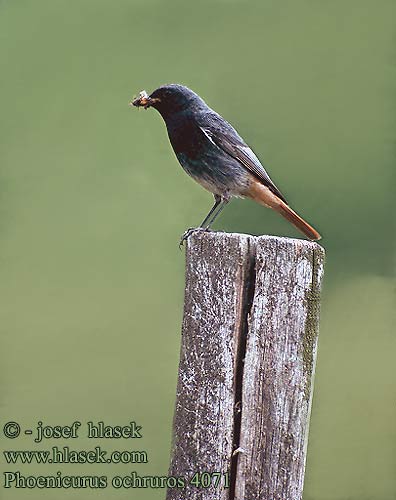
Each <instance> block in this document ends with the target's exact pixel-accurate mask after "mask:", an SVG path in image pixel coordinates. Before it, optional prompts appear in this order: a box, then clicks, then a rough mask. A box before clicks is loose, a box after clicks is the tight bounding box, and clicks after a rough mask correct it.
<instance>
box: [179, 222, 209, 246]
mask: <svg viewBox="0 0 396 500" xmlns="http://www.w3.org/2000/svg"><path fill="white" fill-rule="evenodd" d="M199 231H210V229H209V228H204V227H190V228H189V229H187V231H184V233H183V234H182V237H181V238H180V242H179V248H180V250H181V248H182V246H183V245H184V242H185V241H187V240H188V238H189V237H190V236H191V235H192V234H193V233H197V232H199Z"/></svg>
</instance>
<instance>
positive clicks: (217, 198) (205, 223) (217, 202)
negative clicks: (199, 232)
mask: <svg viewBox="0 0 396 500" xmlns="http://www.w3.org/2000/svg"><path fill="white" fill-rule="evenodd" d="M213 196H214V199H215V204H214V205H213V207H212V208H211V209H210V211H209V213H208V215H207V216H206V217H205V218H204V220H203V221H202V222H201V224H200V225H199V227H202V228H204V229H208V228H209V226H210V225H211V223H212V222H213V221H211V220H210V218H211V216H212V215H213V213H214V212H216V209H217V208H218V207H219V205H220V206H221V204H222V202H223V199H222V197H221V196H219V195H218V194H214V195H213ZM215 218H216V214H215V216H214V219H215ZM214 219H213V220H214Z"/></svg>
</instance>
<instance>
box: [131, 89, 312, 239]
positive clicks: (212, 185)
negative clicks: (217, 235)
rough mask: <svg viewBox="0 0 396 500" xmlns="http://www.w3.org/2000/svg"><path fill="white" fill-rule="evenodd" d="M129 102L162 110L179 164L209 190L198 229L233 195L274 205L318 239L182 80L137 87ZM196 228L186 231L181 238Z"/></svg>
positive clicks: (232, 131)
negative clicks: (207, 207)
mask: <svg viewBox="0 0 396 500" xmlns="http://www.w3.org/2000/svg"><path fill="white" fill-rule="evenodd" d="M130 104H132V105H133V106H138V107H144V108H145V109H147V108H149V107H153V108H155V109H156V110H157V111H158V112H159V113H160V114H161V116H162V118H163V119H164V121H165V124H166V128H167V130H168V136H169V140H170V142H171V144H172V147H173V149H174V151H175V154H176V157H177V159H178V160H179V162H180V164H181V166H182V167H183V168H184V170H185V171H186V172H187V173H188V174H189V175H190V176H191V177H192V178H193V179H195V180H196V181H197V182H198V183H199V184H201V186H203V187H204V188H205V189H207V190H208V191H210V192H211V193H212V194H213V196H214V199H215V203H214V205H213V207H212V209H211V210H210V212H209V213H208V215H207V216H206V217H205V219H204V220H203V222H202V224H201V225H200V227H199V228H200V229H206V230H207V229H209V227H210V226H211V224H212V223H213V221H214V220H215V218H216V217H217V216H218V215H219V214H220V212H221V211H222V209H223V208H224V207H225V205H226V204H227V203H228V202H229V201H230V199H231V198H232V197H234V196H236V197H246V198H251V199H252V200H254V201H256V202H257V203H260V204H261V205H264V206H266V207H269V208H272V209H274V210H275V211H276V212H278V213H280V214H281V215H282V216H283V217H285V218H286V219H287V220H288V221H290V222H291V223H292V224H294V226H296V228H297V229H299V230H300V231H301V232H302V233H303V234H304V235H305V236H306V237H308V238H309V239H311V240H319V239H320V237H321V236H320V234H319V233H318V232H317V231H316V230H315V229H314V228H313V227H312V226H310V225H309V224H308V223H307V222H305V220H304V219H302V218H301V217H300V216H299V215H298V214H297V213H296V212H295V211H294V210H292V209H291V208H290V207H289V205H288V203H287V201H286V199H285V197H284V196H283V195H282V193H281V192H280V191H279V189H278V188H277V187H276V186H275V184H274V183H273V182H272V180H271V179H270V177H269V175H268V173H267V172H266V170H265V169H264V167H263V166H262V164H261V163H260V161H259V159H258V158H257V156H256V155H255V154H254V153H253V151H252V150H251V149H250V148H249V146H248V145H247V144H246V143H245V141H244V140H243V139H242V138H241V137H240V136H239V134H238V132H237V131H236V130H235V129H234V128H233V127H232V126H231V125H230V124H229V123H228V122H227V121H226V120H225V119H224V118H222V117H221V116H220V115H219V114H218V113H216V112H215V111H213V109H211V108H210V107H209V106H208V105H207V104H206V103H205V102H204V101H203V99H201V98H200V97H199V96H198V95H197V94H196V93H195V92H193V91H192V90H190V89H189V88H187V87H184V86H183V85H177V84H170V85H164V86H162V87H159V88H158V89H156V90H154V92H153V93H152V94H151V95H148V94H147V92H146V91H142V92H140V94H139V97H137V98H136V99H134V100H133V101H132V102H131V103H130ZM195 230H196V229H189V230H188V231H186V232H185V233H184V235H183V236H182V239H181V242H180V243H181V244H182V243H183V241H184V240H186V239H187V238H188V237H189V236H190V234H191V233H192V232H193V231H195Z"/></svg>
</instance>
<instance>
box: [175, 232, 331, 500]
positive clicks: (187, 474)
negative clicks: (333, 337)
mask: <svg viewBox="0 0 396 500" xmlns="http://www.w3.org/2000/svg"><path fill="white" fill-rule="evenodd" d="M323 262H324V251H323V249H322V248H321V247H320V246H319V245H318V244H316V243H312V242H308V241H305V240H296V239H288V238H277V237H271V236H261V237H253V236H249V235H241V234H227V233H212V232H209V233H208V232H197V233H194V234H193V235H192V236H191V237H190V238H189V241H188V247H187V253H186V290H185V304H184V317H183V327H182V345H181V353H180V366H179V378H178V385H177V397H176V408H175V417H174V429H173V445H172V457H171V466H170V470H169V475H171V476H174V477H181V478H183V481H184V482H185V487H184V488H177V487H176V488H173V487H170V488H168V491H167V497H166V498H167V500H182V499H183V500H184V499H186V498H188V499H193V500H198V499H199V500H215V499H216V500H234V499H237V500H258V499H260V500H300V499H301V498H302V490H303V481H304V469H305V459H306V449H307V442H308V426H309V416H310V408H311V401H312V393H313V377H314V371H315V361H316V349H317V336H318V321H319V304H320V302H319V301H320V284H321V280H322V276H323ZM197 472H198V473H202V472H209V473H213V472H220V473H222V474H226V473H229V474H230V487H229V488H227V489H224V488H223V487H222V486H223V484H224V482H223V478H222V479H221V485H218V486H217V487H215V486H213V485H212V486H211V487H209V488H197V487H196V486H192V485H190V484H189V480H190V479H191V478H193V477H194V474H195V473H197Z"/></svg>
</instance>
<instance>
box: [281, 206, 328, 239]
mask: <svg viewBox="0 0 396 500" xmlns="http://www.w3.org/2000/svg"><path fill="white" fill-rule="evenodd" d="M274 208H275V210H276V211H277V212H278V213H280V214H281V215H283V217H284V218H285V219H287V220H288V221H289V222H291V223H292V224H293V226H295V227H296V228H297V229H299V230H300V231H301V232H302V233H303V234H305V236H306V237H307V238H309V239H310V240H320V238H321V236H320V234H319V233H318V232H317V231H316V229H314V228H313V227H312V226H310V225H309V224H308V222H305V220H304V219H303V218H302V217H300V216H299V215H298V214H296V212H295V211H294V210H292V209H291V208H290V207H289V206H288V205H286V203H282V204H281V205H279V206H278V207H274Z"/></svg>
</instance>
